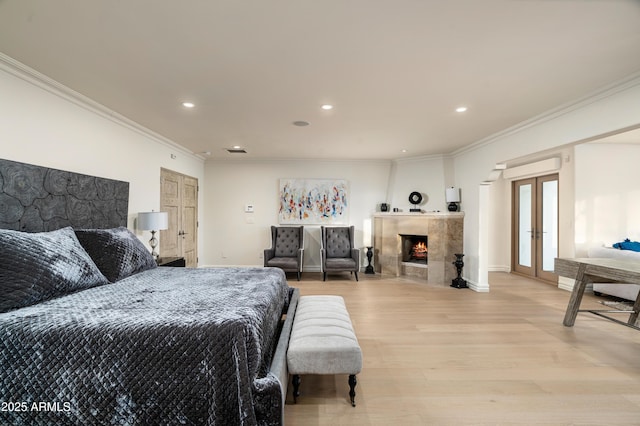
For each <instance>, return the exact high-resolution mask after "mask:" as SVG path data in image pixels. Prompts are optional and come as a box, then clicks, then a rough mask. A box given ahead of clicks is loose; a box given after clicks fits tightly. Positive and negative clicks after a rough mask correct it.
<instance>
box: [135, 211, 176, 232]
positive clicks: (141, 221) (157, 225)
mask: <svg viewBox="0 0 640 426" xmlns="http://www.w3.org/2000/svg"><path fill="white" fill-rule="evenodd" d="M138 229H139V230H141V231H160V230H162V229H169V213H167V212H140V213H138Z"/></svg>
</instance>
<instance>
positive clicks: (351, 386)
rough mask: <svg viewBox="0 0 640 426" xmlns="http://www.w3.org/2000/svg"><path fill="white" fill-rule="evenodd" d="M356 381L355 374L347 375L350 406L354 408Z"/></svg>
mask: <svg viewBox="0 0 640 426" xmlns="http://www.w3.org/2000/svg"><path fill="white" fill-rule="evenodd" d="M357 384H358V381H357V380H356V375H355V374H350V375H349V396H350V397H351V406H352V407H355V406H356V385H357Z"/></svg>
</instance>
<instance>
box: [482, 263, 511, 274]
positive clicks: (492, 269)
mask: <svg viewBox="0 0 640 426" xmlns="http://www.w3.org/2000/svg"><path fill="white" fill-rule="evenodd" d="M487 270H488V271H489V272H511V267H509V266H505V265H490V266H489V267H488V268H487Z"/></svg>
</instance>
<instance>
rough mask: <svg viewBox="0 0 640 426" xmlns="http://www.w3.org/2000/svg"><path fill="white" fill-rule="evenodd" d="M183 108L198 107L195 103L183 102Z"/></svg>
mask: <svg viewBox="0 0 640 426" xmlns="http://www.w3.org/2000/svg"><path fill="white" fill-rule="evenodd" d="M182 106H183V107H185V108H193V107H194V106H196V104H194V103H193V102H183V103H182Z"/></svg>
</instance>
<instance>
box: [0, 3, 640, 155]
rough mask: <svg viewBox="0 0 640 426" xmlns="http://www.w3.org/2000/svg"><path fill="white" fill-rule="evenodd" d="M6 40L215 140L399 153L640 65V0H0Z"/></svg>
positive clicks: (203, 144) (195, 148)
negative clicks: (460, 109)
mask: <svg viewBox="0 0 640 426" xmlns="http://www.w3.org/2000/svg"><path fill="white" fill-rule="evenodd" d="M0 52H2V53H4V54H6V55H8V56H10V57H12V58H13V59H15V60H17V61H19V62H22V63H23V64H25V65H27V66H29V67H31V68H33V69H35V70H36V71H39V72H40V73H43V74H45V75H46V76H48V77H50V78H52V79H54V80H56V81H58V82H60V83H62V84H63V85H65V86H67V87H69V88H71V89H73V90H75V91H77V92H79V93H81V94H83V95H85V96H87V97H89V98H91V99H93V100H95V101H97V102H99V103H101V104H103V105H104V106H106V107H108V108H110V109H112V110H114V111H116V112H117V113H119V114H121V115H123V116H125V117H127V118H129V119H131V120H133V121H135V122H137V123H139V124H141V125H143V126H145V127H147V128H149V129H151V130H152V131H154V132H156V133H158V134H160V135H162V136H164V137H166V138H168V139H170V140H172V141H174V142H176V143H178V144H180V145H182V146H184V147H186V148H187V149H189V150H191V151H192V152H194V153H202V152H210V153H211V154H210V156H211V157H212V158H227V157H234V158H237V157H238V156H242V155H244V158H247V157H254V158H265V157H275V158H327V159H329V158H330V159H335V158H341V159H397V158H403V157H415V156H422V155H434V154H447V153H451V152H453V151H455V150H458V149H460V148H462V147H464V146H466V145H469V144H471V143H474V142H476V141H479V140H481V139H483V138H487V137H489V136H490V135H492V134H494V133H496V132H499V131H501V130H503V129H506V128H509V127H511V126H514V125H516V124H518V123H520V122H522V121H524V120H527V119H529V118H531V117H534V116H536V115H539V114H541V113H543V112H545V111H547V110H550V109H553V108H557V107H560V106H562V105H566V104H567V103H570V102H572V101H574V100H576V99H579V98H581V97H584V96H586V95H589V94H592V93H594V92H595V91H597V90H600V89H602V88H603V87H606V86H608V85H610V84H612V83H615V82H617V81H620V80H622V79H624V78H626V77H628V76H630V75H633V74H635V73H637V72H639V71H640V1H639V0H483V1H478V0H448V1H442V0H321V1H319V0H269V1H258V0H209V1H205V0H182V1H168V0H136V1H125V0H109V1H105V0H82V1H77V0H56V1H51V0H0ZM183 101H191V102H193V103H194V104H195V108H191V109H187V108H184V107H183V106H182V105H181V103H182V102H183ZM323 104H332V105H334V108H333V109H332V110H330V111H325V110H322V109H321V108H320V106H321V105H323ZM459 106H466V107H468V110H467V111H466V112H464V113H457V112H456V111H455V109H456V108H457V107H459ZM295 121H307V122H309V123H310V125H308V126H304V127H299V126H295V125H293V124H292V123H293V122H295ZM232 146H240V147H242V148H244V149H245V150H246V151H247V154H229V153H228V152H227V151H226V150H225V149H226V148H230V147H232Z"/></svg>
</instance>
